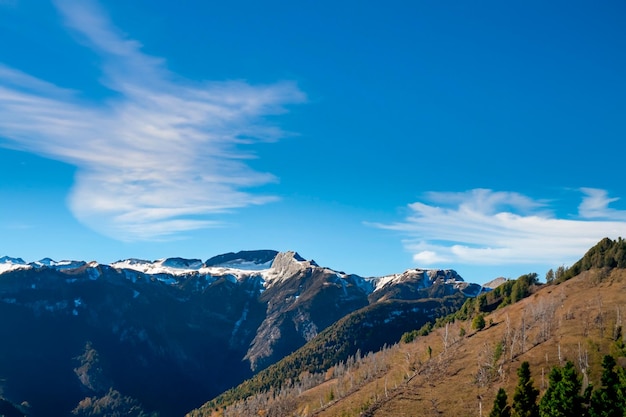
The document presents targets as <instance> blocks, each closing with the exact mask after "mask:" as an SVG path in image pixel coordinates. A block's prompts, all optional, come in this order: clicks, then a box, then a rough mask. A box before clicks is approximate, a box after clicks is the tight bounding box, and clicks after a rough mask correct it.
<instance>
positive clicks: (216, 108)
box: [0, 0, 305, 240]
mask: <svg viewBox="0 0 626 417" xmlns="http://www.w3.org/2000/svg"><path fill="white" fill-rule="evenodd" d="M55 5H56V6H57V8H58V10H59V11H60V13H61V15H62V17H63V19H64V22H65V24H66V26H67V27H69V28H71V29H72V30H73V31H75V33H76V34H77V36H78V39H79V41H80V42H82V43H83V44H84V45H85V46H86V47H89V48H91V49H92V50H93V51H95V52H96V53H97V54H99V56H100V57H101V60H102V72H103V77H102V80H100V81H101V82H102V83H103V85H105V86H106V87H107V88H109V89H111V90H112V91H115V92H116V93H117V95H116V98H113V99H109V100H107V101H106V102H101V103H94V102H89V101H86V100H84V99H81V98H80V94H79V92H75V91H71V90H68V89H64V88H61V87H59V86H56V85H54V84H52V83H49V82H46V81H45V80H41V79H38V78H35V77H32V76H30V75H29V74H25V73H23V72H21V71H19V70H17V69H14V68H10V67H8V66H3V65H1V64H0V136H1V137H3V138H5V139H7V140H8V141H9V142H8V143H7V145H8V146H12V147H14V148H17V149H21V150H25V151H29V152H34V153H37V154H40V155H44V156H46V157H49V158H52V159H56V160H60V161H63V162H67V163H69V164H72V165H74V166H76V167H77V173H76V179H75V184H74V187H73V189H72V191H71V195H70V196H69V199H68V201H69V206H70V208H71V210H72V212H73V213H74V215H75V216H76V217H77V218H78V219H79V220H80V221H82V222H83V223H85V224H87V225H88V226H90V227H92V228H93V229H96V230H98V231H100V232H102V233H105V234H107V235H110V236H113V237H117V238H121V239H125V240H133V239H153V238H162V237H166V236H170V235H172V234H176V233H178V232H181V231H187V230H193V229H197V228H205V227H213V226H216V225H218V224H219V221H218V220H216V218H215V216H214V215H215V214H218V213H223V212H224V211H227V210H231V209H235V208H241V207H245V206H249V205H254V204H264V203H267V202H269V201H272V200H273V199H274V197H272V196H263V195H257V194H255V193H251V192H250V191H248V190H247V189H248V188H249V187H254V186H260V185H263V184H267V183H270V182H273V181H275V180H276V179H275V177H274V176H273V175H271V174H269V173H262V172H257V171H254V170H253V169H251V168H250V167H249V165H248V164H247V162H246V161H247V160H248V159H249V158H252V157H253V155H252V154H251V153H249V152H245V151H244V150H243V148H244V147H245V145H248V144H250V143H254V142H257V141H274V140H277V139H279V138H280V137H282V136H284V132H283V131H281V130H280V129H279V128H277V127H274V126H271V125H268V124H267V123H265V122H264V120H263V118H264V117H265V116H268V115H274V114H280V113H283V112H284V111H285V109H284V106H285V105H286V104H289V103H297V102H302V101H303V100H304V99H305V97H304V94H303V93H302V92H301V91H300V90H299V89H298V88H297V86H296V85H295V84H293V83H290V82H279V83H276V84H272V85H250V84H248V83H246V82H242V81H232V82H202V83H194V82H191V81H186V80H183V79H181V77H178V76H176V75H174V74H171V73H170V72H169V71H168V70H167V69H166V67H165V62H164V60H163V59H160V58H156V57H152V56H148V55H146V54H144V53H143V52H142V50H141V49H142V47H141V44H140V43H138V42H137V41H135V40H132V39H128V38H127V36H125V35H124V34H123V33H121V32H120V31H119V30H118V29H117V28H115V27H114V26H113V25H112V24H111V23H110V21H109V20H108V18H107V16H106V13H105V12H104V11H103V10H101V9H100V7H99V6H98V5H97V4H96V3H94V2H92V1H74V0H57V1H55Z"/></svg>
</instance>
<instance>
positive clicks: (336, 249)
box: [0, 0, 626, 282]
mask: <svg viewBox="0 0 626 417" xmlns="http://www.w3.org/2000/svg"><path fill="white" fill-rule="evenodd" d="M625 18H626V4H624V3H623V2H621V1H605V2H596V3H593V4H592V3H591V2H572V1H567V2H566V1H562V2H560V1H553V2H542V1H524V2H521V1H512V2H501V1H482V2H467V1H450V2H435V1H414V2H407V1H393V0H392V1H386V2H357V1H343V2H336V1H334V2H330V1H324V0H322V1H315V2H313V1H302V2H286V1H266V2H256V1H243V0H242V1H231V2H199V1H180V2H165V1H155V0H151V1H147V0H146V1H144V0H137V1H133V2H128V1H117V0H114V1H102V2H100V3H98V2H95V1H77V0H76V1H71V0H56V1H52V2H46V1H33V0H0V39H2V42H1V44H0V45H1V46H0V236H1V238H0V255H9V256H16V257H22V258H24V259H25V260H27V261H34V260H38V259H40V258H43V257H46V256H49V257H52V258H54V259H57V260H60V259H86V260H98V261H99V262H113V261H116V260H118V259H124V258H130V257H138V258H144V259H158V258H162V257H169V256H181V257H186V258H201V259H207V258H208V257H211V256H213V255H216V254H219V253H224V252H229V251H238V250H245V249H276V250H296V251H298V252H300V254H301V255H302V256H304V257H306V258H308V259H315V260H316V261H317V262H318V263H320V264H322V265H325V266H329V267H332V268H335V269H338V270H344V271H346V272H352V273H357V274H360V275H364V276H373V275H383V274H389V273H394V272H401V271H403V270H405V269H408V268H414V267H424V268H439V267H443V268H454V269H456V270H457V271H458V272H459V273H460V274H461V275H462V276H463V277H464V278H465V279H466V280H470V281H476V282H485V281H488V280H490V279H492V278H495V277H497V276H505V277H511V278H515V277H517V276H519V275H520V274H522V273H526V272H532V271H534V272H538V273H539V274H540V275H541V276H543V274H545V272H546V271H547V269H548V268H551V267H557V266H559V265H570V264H571V263H573V262H574V261H576V260H577V259H579V258H580V257H581V256H582V255H583V254H584V252H585V251H586V250H587V249H588V248H589V247H591V246H592V245H593V244H595V243H596V242H597V241H598V240H600V239H601V238H603V237H605V236H608V237H611V238H617V237H618V236H626V204H625V203H624V201H625V198H626V185H625V184H624V175H623V172H624V170H623V167H622V166H623V160H624V154H625V151H626V145H625V144H624V142H625V141H624V139H626V55H625V54H624V51H625V50H626V25H624V24H623V22H624V19H625Z"/></svg>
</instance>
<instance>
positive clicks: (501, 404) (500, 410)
mask: <svg viewBox="0 0 626 417" xmlns="http://www.w3.org/2000/svg"><path fill="white" fill-rule="evenodd" d="M507 401H508V398H507V396H506V391H505V390H504V388H500V389H499V390H498V393H497V394H496V399H495V400H494V401H493V408H492V409H491V413H489V417H511V406H509V405H508V404H507Z"/></svg>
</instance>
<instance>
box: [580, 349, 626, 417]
mask: <svg viewBox="0 0 626 417" xmlns="http://www.w3.org/2000/svg"><path fill="white" fill-rule="evenodd" d="M602 368H603V371H602V378H601V379H600V381H601V383H602V386H601V387H600V388H599V389H598V390H596V391H594V392H593V394H591V404H590V405H589V415H590V416H591V417H622V416H624V414H625V413H626V405H625V404H624V401H625V398H624V392H623V389H622V386H621V384H620V379H619V375H618V374H617V372H615V369H614V368H615V359H614V358H613V356H611V355H606V356H605V357H604V359H602Z"/></svg>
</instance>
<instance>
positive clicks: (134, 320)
mask: <svg viewBox="0 0 626 417" xmlns="http://www.w3.org/2000/svg"><path fill="white" fill-rule="evenodd" d="M482 290H483V289H482V287H480V286H478V285H475V284H468V283H466V282H464V281H463V279H462V278H461V277H460V276H459V275H458V274H457V273H456V272H455V271H452V270H422V269H412V270H409V271H405V272H403V273H399V274H394V275H389V276H385V277H360V276H358V275H354V274H346V273H343V272H338V271H335V270H333V269H331V268H326V267H322V266H319V265H318V264H316V263H315V262H314V261H309V260H306V259H304V258H302V257H301V256H300V255H298V254H297V253H296V252H282V253H279V252H276V251H271V250H261V251H243V252H237V253H227V254H223V255H219V256H215V257H212V258H210V259H208V260H207V261H204V262H203V261H202V260H200V259H183V258H166V259H159V260H155V261H148V260H140V259H126V260H120V261H117V262H114V263H111V264H101V263H98V262H95V261H91V262H86V261H72V260H63V261H54V260H52V259H49V258H45V259H42V260H39V261H34V262H30V263H27V262H25V261H24V260H23V259H20V258H10V257H6V256H5V257H2V258H0V314H1V315H2V317H5V318H8V317H10V318H11V319H10V320H3V321H0V332H2V334H5V335H21V336H19V337H18V336H16V339H15V344H13V345H12V344H10V343H8V344H7V343H3V344H2V347H0V376H1V377H2V378H4V379H5V380H6V381H8V382H7V383H6V385H7V386H6V387H4V388H5V389H4V393H5V396H7V397H8V396H9V395H12V396H13V397H12V398H11V400H12V401H13V402H15V403H17V404H19V403H21V402H22V401H28V403H29V404H31V406H32V410H33V411H34V412H33V413H32V414H29V415H34V416H36V415H37V414H38V413H39V415H51V414H49V413H47V414H46V413H44V412H43V411H42V410H47V409H49V408H50V407H57V408H59V409H63V410H64V411H63V412H61V413H59V415H63V414H65V415H67V414H68V412H67V411H68V410H69V411H71V409H72V407H74V406H76V404H77V403H78V401H80V400H81V399H82V398H84V397H85V396H94V395H96V396H97V395H103V394H104V393H103V392H100V391H101V390H100V391H99V389H100V388H102V387H105V386H106V385H107V384H108V382H107V384H105V383H98V384H95V383H91V382H90V383H87V382H85V381H89V380H90V379H89V375H91V374H90V372H95V373H96V374H97V375H100V376H102V375H105V374H106V378H104V380H105V381H111V382H110V384H112V385H113V386H114V387H115V389H117V390H119V391H121V392H123V393H124V394H125V395H129V396H131V397H133V398H137V399H139V400H141V402H142V403H143V404H144V405H145V406H146V407H147V408H148V409H150V410H159V411H160V412H161V415H162V416H167V415H180V414H182V413H183V412H184V411H187V410H189V409H191V408H193V406H196V405H198V404H200V403H202V402H203V401H206V400H207V399H208V398H210V397H212V396H214V395H216V394H218V393H220V392H222V391H224V390H225V389H227V388H229V387H231V386H233V385H235V384H237V383H239V382H241V381H242V380H243V379H244V378H246V377H249V376H250V375H252V373H253V372H256V371H258V370H260V369H262V368H264V367H266V366H268V365H270V364H271V363H274V362H275V361H277V360H279V359H281V358H282V357H284V356H285V355H287V354H289V353H291V352H293V351H294V350H296V349H298V348H299V347H301V346H302V345H304V344H305V343H307V341H310V340H312V339H313V338H314V337H316V336H317V335H318V334H319V333H320V332H322V331H323V330H324V329H326V328H327V327H329V326H330V325H332V324H333V323H335V322H337V321H338V320H339V319H341V318H343V317H346V316H348V315H350V314H352V313H355V312H357V311H361V310H362V309H365V308H366V307H372V306H374V305H382V304H383V303H384V304H385V306H387V307H385V308H386V309H387V310H388V311H389V314H387V315H386V317H384V318H382V319H381V320H379V321H380V324H379V325H381V326H386V328H385V331H384V332H380V334H381V336H380V337H381V338H380V343H393V342H394V341H396V340H398V339H399V336H400V335H401V334H402V332H403V331H407V330H412V328H411V327H407V326H414V325H415V323H416V320H418V321H419V320H421V321H424V320H430V319H434V318H435V317H436V315H437V314H441V312H440V310H441V308H440V307H438V306H442V305H443V304H437V303H434V304H432V303H431V304H428V306H429V307H425V304H424V305H422V304H420V305H419V307H417V305H416V304H415V305H414V304H412V302H413V301H416V302H417V301H419V300H423V299H429V300H433V299H437V298H438V297H439V298H441V297H448V298H449V297H450V296H455V295H456V296H457V298H458V300H459V302H462V300H463V299H464V298H465V297H467V296H474V295H476V294H478V293H479V292H480V291H482ZM389 303H391V304H389ZM393 303H396V304H397V305H396V304H393ZM370 310H372V309H370ZM370 310H364V311H365V312H364V313H363V314H361V316H360V317H361V319H362V320H368V319H367V317H368V314H369V313H368V312H367V311H370ZM387 310H385V311H387ZM441 311H443V310H441ZM416 317H421V318H416ZM372 323H373V322H371V323H369V324H368V325H373V324H372ZM364 342H365V341H354V348H355V349H357V348H359V346H360V344H361V343H364ZM377 343H378V340H377ZM87 345H89V346H90V349H93V350H95V351H97V353H98V354H99V355H100V357H102V360H101V363H100V365H98V367H96V366H95V365H93V364H92V365H93V369H92V368H90V367H87V368H86V369H87V370H91V371H89V372H87V371H85V372H82V373H81V374H80V377H79V378H78V379H77V375H78V374H76V375H74V373H76V369H79V368H80V369H83V368H82V367H78V368H77V366H78V365H77V364H76V363H75V362H76V361H75V358H77V357H79V356H80V355H81V353H83V350H84V349H86V348H85V346H87ZM366 346H367V348H376V346H373V345H371V344H370V345H364V348H365V347H366ZM381 346H382V344H381ZM44 347H45V348H44ZM42 349H44V350H43V351H42ZM42 352H43V353H42ZM122 352H123V353H122ZM88 356H89V357H92V356H93V355H91V354H90V355H88ZM27 358H28V359H27ZM16 364H21V365H20V366H17V365H16ZM24 366H25V367H26V368H28V369H29V370H30V371H28V372H26V371H25V369H24ZM90 366H91V365H90ZM43 369H45V370H46V374H45V375H42V374H41V371H38V370H43ZM72 369H74V372H73V371H72ZM68 371H69V373H68ZM29 372H30V373H29ZM35 374H36V375H37V378H40V379H42V380H43V381H48V379H50V378H51V379H50V380H49V381H48V382H49V383H50V384H51V385H55V386H58V387H59V389H61V388H63V390H65V391H64V392H66V393H65V394H63V395H61V394H59V397H58V398H57V397H55V396H53V395H46V396H43V397H42V396H41V395H40V394H37V393H36V392H31V390H30V389H29V387H30V386H31V384H32V381H30V380H29V379H28V375H35ZM94 375H95V374H94ZM100 376H99V377H98V378H100ZM47 378H48V379H47ZM93 378H96V376H93ZM11 381H12V382H11ZM94 387H100V388H98V389H95V388H94ZM0 388H3V387H0ZM102 389H104V388H102ZM7 393H8V394H7ZM59 398H63V399H64V401H65V402H63V401H61V402H62V404H60V403H55V401H57V402H58V401H60V400H59Z"/></svg>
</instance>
